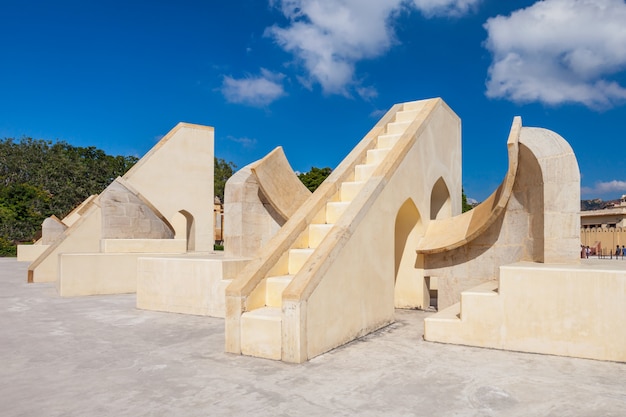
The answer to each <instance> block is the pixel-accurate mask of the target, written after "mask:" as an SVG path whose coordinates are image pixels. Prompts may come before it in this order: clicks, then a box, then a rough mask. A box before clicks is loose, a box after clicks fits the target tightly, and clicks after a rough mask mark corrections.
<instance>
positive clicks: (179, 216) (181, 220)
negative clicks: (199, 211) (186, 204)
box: [172, 210, 196, 251]
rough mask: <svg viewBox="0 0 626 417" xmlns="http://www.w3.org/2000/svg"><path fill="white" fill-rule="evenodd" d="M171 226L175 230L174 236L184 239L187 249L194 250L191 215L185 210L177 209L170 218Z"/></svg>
mask: <svg viewBox="0 0 626 417" xmlns="http://www.w3.org/2000/svg"><path fill="white" fill-rule="evenodd" d="M172 227H173V228H174V232H175V235H174V238H175V239H185V240H186V241H187V250H188V251H194V250H195V249H196V239H195V236H196V231H195V222H194V218H193V215H192V214H191V213H189V212H188V211H187V210H181V211H179V212H178V213H176V214H175V215H174V218H173V219H172Z"/></svg>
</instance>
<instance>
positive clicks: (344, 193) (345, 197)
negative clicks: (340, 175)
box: [341, 181, 365, 201]
mask: <svg viewBox="0 0 626 417" xmlns="http://www.w3.org/2000/svg"><path fill="white" fill-rule="evenodd" d="M363 185H365V181H350V182H344V183H342V184H341V201H352V200H354V197H356V195H357V194H358V193H359V191H361V189H362V188H363Z"/></svg>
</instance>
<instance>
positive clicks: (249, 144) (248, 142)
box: [226, 136, 257, 149]
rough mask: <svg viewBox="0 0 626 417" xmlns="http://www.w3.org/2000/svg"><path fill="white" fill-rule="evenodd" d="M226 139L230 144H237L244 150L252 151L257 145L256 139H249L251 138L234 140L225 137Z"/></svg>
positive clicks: (234, 138) (231, 137)
mask: <svg viewBox="0 0 626 417" xmlns="http://www.w3.org/2000/svg"><path fill="white" fill-rule="evenodd" d="M226 139H228V140H229V141H231V142H234V143H237V144H239V145H241V146H242V147H243V148H246V149H252V148H254V147H255V146H256V144H257V140H256V139H251V138H247V137H242V138H236V137H234V136H228V137H226Z"/></svg>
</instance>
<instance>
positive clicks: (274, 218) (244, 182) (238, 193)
mask: <svg viewBox="0 0 626 417" xmlns="http://www.w3.org/2000/svg"><path fill="white" fill-rule="evenodd" d="M224 219H225V221H224V229H223V234H224V253H225V255H226V256H228V257H251V256H253V255H254V254H255V252H256V251H257V250H258V249H259V248H260V247H261V246H262V245H263V244H265V243H266V242H267V241H268V240H269V239H270V238H271V237H272V236H274V235H275V234H276V232H278V230H279V229H280V227H281V226H282V225H283V224H284V223H285V220H286V219H284V218H283V217H282V216H281V215H280V214H279V213H278V212H277V211H276V210H274V208H273V207H272V206H271V205H270V204H269V203H268V201H267V199H266V198H265V196H264V195H263V193H262V191H261V189H260V188H259V183H258V180H257V177H256V176H255V175H254V174H253V173H252V171H251V169H250V166H246V167H244V168H242V169H240V170H239V171H237V172H236V173H235V174H234V175H233V176H232V177H230V178H229V179H228V181H227V182H226V190H225V192H224Z"/></svg>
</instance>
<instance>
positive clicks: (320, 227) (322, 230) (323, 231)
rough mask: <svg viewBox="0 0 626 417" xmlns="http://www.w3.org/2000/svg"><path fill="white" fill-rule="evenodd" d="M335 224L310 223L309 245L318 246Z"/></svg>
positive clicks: (311, 246)
mask: <svg viewBox="0 0 626 417" xmlns="http://www.w3.org/2000/svg"><path fill="white" fill-rule="evenodd" d="M333 226H334V225H333V224H310V225H309V247H310V248H317V247H318V246H319V245H320V243H321V242H322V240H323V239H324V238H325V237H326V235H327V234H328V232H329V231H330V229H332V228H333Z"/></svg>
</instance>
